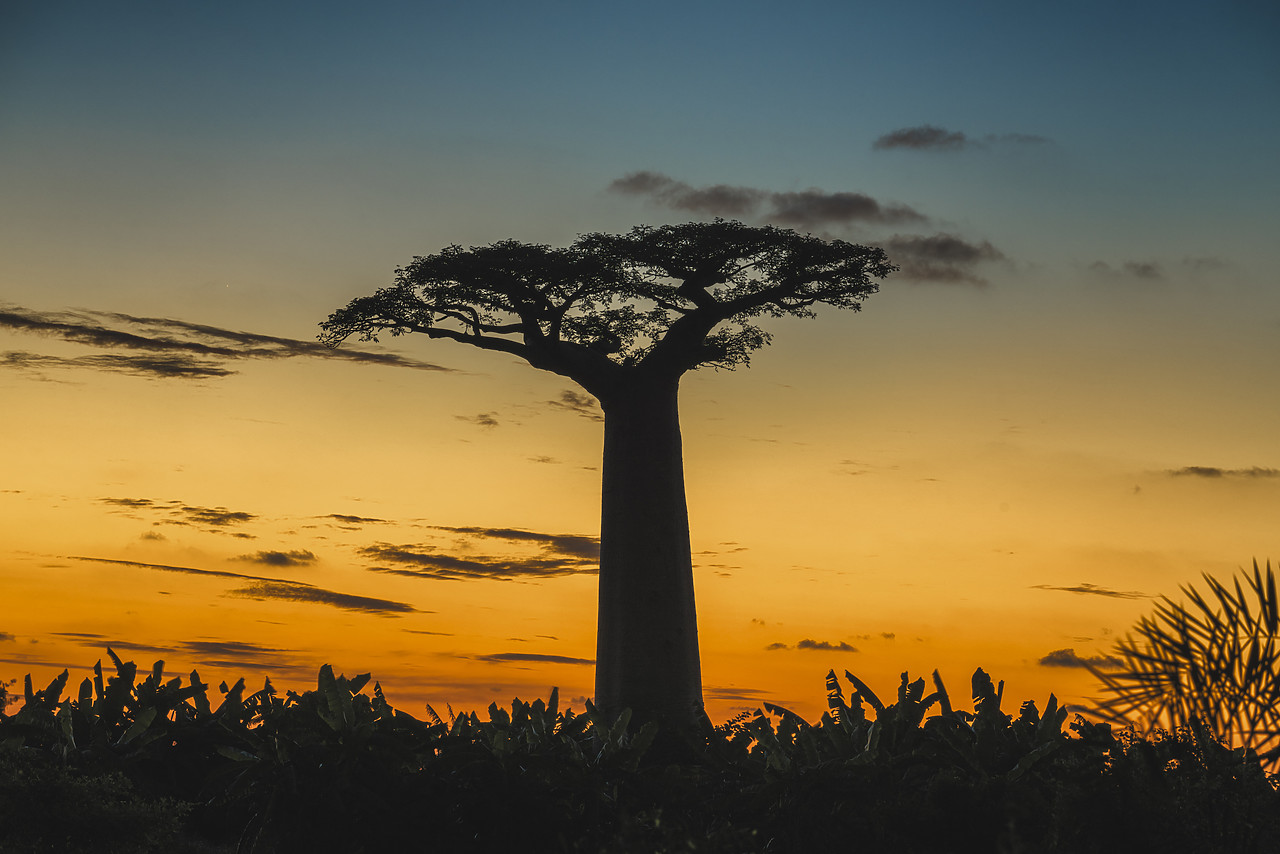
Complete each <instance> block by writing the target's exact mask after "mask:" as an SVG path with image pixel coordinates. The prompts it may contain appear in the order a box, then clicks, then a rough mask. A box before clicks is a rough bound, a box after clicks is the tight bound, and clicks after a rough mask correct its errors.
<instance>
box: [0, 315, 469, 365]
mask: <svg viewBox="0 0 1280 854" xmlns="http://www.w3.org/2000/svg"><path fill="white" fill-rule="evenodd" d="M0 329H9V330H12V331H16V332H28V333H32V334H36V335H44V336H48V337H53V338H60V339H62V340H64V341H70V342H73V343H76V344H83V345H86V346H91V347H98V348H102V349H108V350H136V351H142V352H144V353H147V354H149V355H120V354H97V355H93V356H80V357H75V358H62V357H54V356H43V355H38V354H31V353H24V352H9V353H5V354H2V355H0V367H13V368H18V369H25V370H38V369H41V368H87V369H92V370H99V371H114V372H118V373H128V374H132V375H135V376H143V377H153V378H162V379H210V378H218V377H224V376H228V375H230V374H233V373H235V371H233V370H231V369H229V368H225V367H223V364H224V362H226V361H234V360H239V359H291V358H318V359H339V360H344V361H350V362H360V363H367V364H378V365H389V366H394V367H401V368H413V369H415V370H424V371H449V370H452V369H450V368H444V367H441V366H439V365H433V364H430V363H428V362H421V361H418V360H416V359H408V358H405V357H403V356H397V355H394V354H391V353H372V352H368V351H363V350H349V349H340V350H333V349H330V348H328V347H326V346H325V345H323V344H321V343H320V342H319V341H300V340H297V339H294V338H280V337H277V336H273V335H260V334H257V333H252V332H237V331H232V330H229V329H219V328H218V327H214V326H205V325H203V324H198V323H188V322H186V321H182V320H173V319H170V318H158V317H135V316H133V315H129V314H121V313H118V312H103V311H77V312H69V311H68V312H39V311H33V310H31V309H25V308H22V307H20V306H14V305H4V306H0Z"/></svg>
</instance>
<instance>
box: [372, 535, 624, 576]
mask: <svg viewBox="0 0 1280 854" xmlns="http://www.w3.org/2000/svg"><path fill="white" fill-rule="evenodd" d="M430 548H432V547H431V546H420V545H419V546H414V545H404V546H393V545H390V544H387V543H380V544H378V545H374V546H367V547H365V548H363V549H361V550H360V553H361V554H363V555H365V556H366V557H370V558H373V559H375V560H381V561H386V562H388V563H392V564H397V565H398V567H397V568H392V567H386V566H374V567H370V569H372V570H373V571H374V572H385V573H389V574H391V575H406V576H411V577H413V578H436V579H440V580H445V581H462V580H465V579H490V580H499V581H511V580H514V579H529V578H557V577H560V576H565V575H579V574H582V573H594V572H598V571H599V567H598V566H596V565H593V564H591V563H589V562H584V561H581V560H573V559H563V558H523V559H520V558H493V557H481V558H477V559H474V560H473V559H467V558H459V557H452V556H450V555H440V554H431V553H429V552H428V551H426V550H427V549H430Z"/></svg>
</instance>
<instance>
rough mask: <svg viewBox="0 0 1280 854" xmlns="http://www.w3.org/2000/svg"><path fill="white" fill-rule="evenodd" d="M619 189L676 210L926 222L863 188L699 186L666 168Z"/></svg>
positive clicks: (825, 222)
mask: <svg viewBox="0 0 1280 854" xmlns="http://www.w3.org/2000/svg"><path fill="white" fill-rule="evenodd" d="M609 189H610V190H611V191H612V192H615V193H623V194H626V195H632V196H641V197H644V198H646V199H648V200H649V201H650V202H651V203H653V204H656V205H659V206H660V207H665V208H669V209H672V210H681V211H689V212H691V213H698V214H704V215H710V216H729V217H752V218H758V219H762V220H764V221H767V222H772V223H777V224H779V225H785V226H797V227H807V228H820V227H830V226H841V225H850V224H855V223H881V224H890V225H892V224H900V223H907V222H924V221H926V220H927V217H925V216H924V215H923V214H921V213H920V212H919V211H916V210H914V209H913V208H911V207H909V206H907V205H903V204H897V203H882V202H879V201H877V200H876V199H874V198H872V197H871V196H868V195H866V194H864V193H857V192H849V191H835V192H829V191H826V190H821V189H818V188H816V187H814V188H810V189H808V190H800V191H791V192H771V191H768V190H761V189H757V188H754V187H736V186H729V185H725V184H717V185H714V186H709V187H694V186H692V185H690V184H687V183H685V182H684V181H678V180H676V179H675V178H672V177H670V176H668V175H664V174H662V173H661V172H647V171H646V172H632V173H630V174H629V175H626V176H624V177H622V178H619V179H617V180H615V181H614V182H613V183H611V184H610V185H609Z"/></svg>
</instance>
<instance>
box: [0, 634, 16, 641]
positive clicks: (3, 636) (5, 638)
mask: <svg viewBox="0 0 1280 854" xmlns="http://www.w3.org/2000/svg"><path fill="white" fill-rule="evenodd" d="M12 640H17V637H15V636H14V635H13V634H12V633H10V632H0V643H3V642H7V641H12Z"/></svg>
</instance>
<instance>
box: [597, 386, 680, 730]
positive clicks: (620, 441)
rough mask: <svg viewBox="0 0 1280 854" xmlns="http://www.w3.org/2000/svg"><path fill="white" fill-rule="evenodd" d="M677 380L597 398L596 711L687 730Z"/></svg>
mask: <svg viewBox="0 0 1280 854" xmlns="http://www.w3.org/2000/svg"><path fill="white" fill-rule="evenodd" d="M679 382H680V381H679V377H667V378H661V379H653V378H648V377H646V378H636V377H634V376H632V377H629V378H628V381H626V382H624V383H621V384H619V385H618V386H616V387H615V388H613V389H610V392H611V393H610V394H608V395H607V396H605V397H602V401H601V402H602V405H603V408H604V413H605V423H604V465H603V471H602V473H601V474H602V481H603V484H602V490H601V491H602V502H601V504H602V507H601V520H600V611H599V629H598V632H597V635H596V696H595V702H596V706H597V707H598V708H600V709H601V710H602V711H603V712H605V713H606V714H610V715H616V714H618V713H619V712H621V711H622V710H623V709H625V708H630V709H631V710H632V712H633V714H634V716H635V720H637V721H647V720H658V721H660V722H663V723H666V724H669V725H674V726H677V727H684V726H688V725H692V724H693V723H694V722H696V721H697V720H698V719H699V718H700V717H701V716H702V714H703V708H702V668H701V664H700V663H699V658H698V621H697V615H696V611H695V608H694V598H693V561H692V557H691V556H690V546H689V511H688V508H687V506H686V504H685V497H684V461H683V458H682V455H681V447H680V415H679V409H678V406H677V396H678V393H679Z"/></svg>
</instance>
